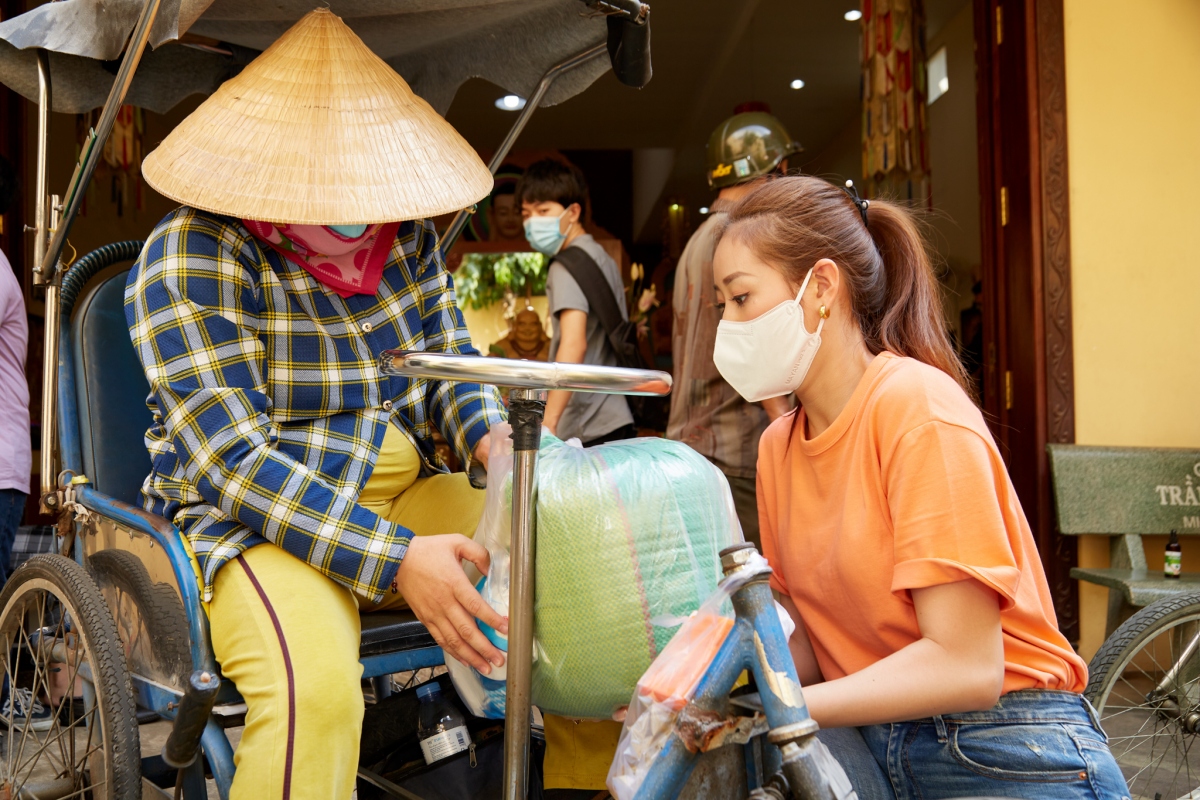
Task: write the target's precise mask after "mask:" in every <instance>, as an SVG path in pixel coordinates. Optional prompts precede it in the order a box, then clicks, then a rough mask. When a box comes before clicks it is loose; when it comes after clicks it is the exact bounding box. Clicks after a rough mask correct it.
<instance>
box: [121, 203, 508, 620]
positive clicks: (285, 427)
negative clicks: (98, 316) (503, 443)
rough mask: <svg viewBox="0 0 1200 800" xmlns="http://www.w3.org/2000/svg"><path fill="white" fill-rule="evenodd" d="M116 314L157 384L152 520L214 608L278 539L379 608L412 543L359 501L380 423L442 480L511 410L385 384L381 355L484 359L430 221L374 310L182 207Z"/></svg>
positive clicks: (230, 222) (399, 250)
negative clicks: (199, 577) (241, 566)
mask: <svg viewBox="0 0 1200 800" xmlns="http://www.w3.org/2000/svg"><path fill="white" fill-rule="evenodd" d="M125 317H126V321H127V322H128V324H129V331H130V335H131V336H132V338H133V344H134V347H135V348H136V349H137V353H138V358H139V359H140V360H141V362H142V366H143V367H144V369H145V370H146V377H147V378H148V379H149V381H150V392H151V393H150V397H149V398H148V399H147V403H148V405H149V406H150V410H151V412H153V414H154V424H153V425H152V426H151V428H150V429H149V431H147V433H146V446H147V448H148V449H149V451H150V458H151V461H152V464H153V469H152V471H151V474H150V476H149V477H148V478H147V479H146V483H145V484H144V486H143V490H142V491H143V494H144V506H145V507H146V509H147V510H149V511H152V512H154V513H156V514H160V515H162V516H165V517H167V518H168V519H173V520H174V521H175V523H176V524H177V525H178V526H179V527H180V528H181V529H182V530H183V531H184V533H185V534H186V535H187V537H188V540H189V542H190V543H191V545H192V549H193V550H194V551H195V553H196V556H197V558H198V560H199V562H200V567H201V571H202V573H203V576H204V597H205V599H206V600H207V599H211V597H212V587H213V581H214V579H215V576H216V573H217V570H219V569H220V568H221V566H222V565H223V564H225V563H226V562H227V561H229V560H230V559H231V558H234V557H235V556H237V555H238V554H239V553H241V552H243V551H245V550H246V549H247V548H250V547H252V546H254V545H257V544H262V543H264V542H271V543H274V544H276V545H278V546H279V547H282V548H283V549H284V550H287V551H288V552H289V553H291V554H292V555H294V556H296V557H297V558H300V559H302V560H304V561H306V562H308V563H309V564H312V565H313V566H314V567H316V568H317V569H319V570H321V571H322V572H323V573H325V574H326V575H328V576H329V577H330V578H332V579H334V580H336V581H338V582H339V583H341V584H343V585H345V586H347V587H348V588H350V589H351V590H353V591H354V592H356V593H358V594H360V595H363V596H365V597H367V598H370V599H371V600H378V599H379V598H381V597H382V596H383V594H384V592H385V591H386V590H387V589H388V588H389V587H390V586H391V583H392V581H393V580H394V578H395V574H396V570H397V569H398V568H399V566H400V561H401V559H402V558H403V557H404V553H405V552H406V550H407V548H408V542H409V539H410V538H411V536H412V534H411V532H410V531H408V530H407V529H405V528H404V527H402V526H400V525H396V524H393V523H391V522H388V521H387V520H384V519H380V518H379V517H377V516H376V515H375V514H373V513H371V512H370V511H368V510H367V509H365V508H363V507H362V506H360V505H358V504H357V503H356V502H355V500H356V498H357V497H358V495H359V492H360V490H361V489H362V487H363V484H364V483H366V481H367V478H368V477H370V475H371V471H372V469H373V468H374V465H375V460H376V457H377V456H378V455H379V448H380V446H381V444H382V442H383V435H384V432H385V431H386V426H387V425H388V424H395V425H398V426H399V427H400V429H401V430H403V431H404V433H405V435H407V436H408V438H409V439H410V440H411V441H412V442H413V444H414V445H415V446H416V448H417V451H418V452H419V453H421V455H422V458H423V460H424V469H425V472H426V473H429V472H435V471H445V466H444V465H443V464H442V463H441V461H440V459H438V457H437V454H436V452H435V450H434V446H433V438H432V437H433V431H434V428H435V427H436V428H437V429H438V430H440V431H441V432H442V434H443V435H444V436H445V437H446V440H447V441H448V442H450V443H451V445H452V446H453V447H454V449H455V452H457V453H458V455H459V456H460V457H461V458H462V459H463V460H464V462H466V461H467V460H468V459H469V458H470V455H471V453H472V452H473V450H474V448H475V445H476V444H477V443H478V442H479V440H480V439H481V438H482V437H483V436H484V435H485V434H486V433H487V431H488V429H489V428H490V427H491V426H492V425H493V424H494V423H496V422H499V421H501V420H503V419H504V410H503V405H502V404H501V402H500V397H499V394H498V393H497V392H496V390H495V389H494V388H493V387H489V386H481V385H479V384H470V383H453V384H452V383H446V382H442V381H428V380H409V379H406V378H397V377H389V376H386V375H383V374H381V373H380V372H379V367H378V359H379V354H380V353H381V352H382V351H383V350H386V349H389V348H403V349H408V350H428V351H436V352H445V353H461V354H472V355H474V354H476V351H475V349H474V348H473V347H472V346H471V342H470V338H469V336H468V334H467V329H466V325H465V324H464V322H463V318H462V314H461V312H460V311H459V310H458V307H457V305H456V304H455V299H454V287H453V284H452V282H451V280H450V275H449V274H448V273H447V272H446V269H445V266H444V264H443V263H442V256H441V252H440V251H439V249H438V239H437V232H436V231H435V230H434V227H433V225H432V223H430V222H428V221H418V222H405V223H404V224H402V225H401V226H400V231H399V233H398V234H397V236H396V241H395V243H394V244H393V245H392V251H391V256H390V258H389V260H388V263H387V265H386V266H385V267H384V271H383V278H382V280H381V281H380V284H379V290H378V291H377V292H376V293H375V294H374V295H370V296H368V295H354V296H351V297H348V298H342V297H340V296H338V295H337V294H336V293H335V292H333V291H332V290H329V289H327V288H325V287H324V286H323V285H322V284H320V283H318V282H317V281H316V280H315V279H314V278H313V277H312V276H311V275H310V274H309V273H308V272H306V271H305V270H303V269H301V268H300V267H298V266H296V265H295V264H292V263H291V262H289V261H288V260H286V259H284V258H281V257H280V256H279V255H278V254H277V253H276V252H274V251H273V250H272V249H271V248H270V247H268V246H266V245H264V244H262V243H261V242H259V241H258V240H256V239H255V238H254V237H253V236H252V235H251V234H250V232H249V231H247V230H246V229H245V227H243V226H242V224H241V223H240V222H238V221H237V220H235V219H232V218H228V217H222V216H218V215H215V214H210V213H208V212H204V211H198V210H195V209H192V208H186V207H184V208H180V209H178V210H177V211H174V212H172V213H171V214H169V215H167V217H166V218H164V219H163V220H162V222H160V223H159V224H158V226H157V227H156V228H155V229H154V232H153V233H152V234H151V235H150V238H149V239H148V240H147V242H146V246H145V248H144V249H143V250H142V254H141V256H140V257H139V258H138V260H137V263H136V264H135V265H134V268H133V269H132V270H131V271H130V274H129V282H128V284H127V286H126V289H125Z"/></svg>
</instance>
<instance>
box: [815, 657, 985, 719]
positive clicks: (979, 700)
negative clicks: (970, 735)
mask: <svg viewBox="0 0 1200 800" xmlns="http://www.w3.org/2000/svg"><path fill="white" fill-rule="evenodd" d="M1003 681H1004V667H1003V660H1001V663H1000V665H999V668H998V669H997V668H996V665H994V664H987V663H980V659H977V658H970V657H962V656H956V655H955V654H953V653H950V652H948V651H947V650H946V649H945V648H943V647H942V646H941V645H939V644H938V643H937V642H934V641H932V640H930V639H920V640H918V641H916V642H913V643H912V644H910V645H909V646H908V647H905V648H903V649H902V650H898V651H896V652H895V653H893V654H892V655H890V656H888V657H887V658H885V659H883V660H881V661H877V662H875V663H874V664H872V665H871V666H869V667H867V668H866V669H864V670H860V671H859V672H856V673H854V674H853V675H847V676H846V677H844V678H838V679H837V680H832V681H826V682H824V683H819V684H816V685H815V686H812V687H805V689H804V699H805V700H806V701H807V702H808V710H809V713H810V714H812V717H813V719H815V720H816V721H817V722H818V724H820V725H821V727H823V728H842V727H847V726H852V725H854V726H857V725H877V724H881V723H885V722H897V721H900V720H909V719H921V718H924V717H929V716H933V715H935V714H951V713H955V712H963V711H978V710H983V709H986V708H991V707H992V706H994V705H995V704H996V700H997V699H998V698H999V696H1000V689H1001V687H1002V685H1003Z"/></svg>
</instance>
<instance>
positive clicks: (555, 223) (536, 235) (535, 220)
mask: <svg viewBox="0 0 1200 800" xmlns="http://www.w3.org/2000/svg"><path fill="white" fill-rule="evenodd" d="M566 213H567V210H566V209H565V208H564V209H563V212H562V214H559V215H558V216H557V217H530V218H529V219H527V220H525V238H526V239H528V240H529V246H530V247H532V248H533V249H534V250H536V251H538V252H539V253H541V254H542V255H545V256H556V255H558V251H559V250H561V249H562V246H563V242H565V241H566V240H567V235H566V234H565V233H563V232H562V231H561V230H559V223H560V222H561V221H562V218H563V217H564V216H565V215H566Z"/></svg>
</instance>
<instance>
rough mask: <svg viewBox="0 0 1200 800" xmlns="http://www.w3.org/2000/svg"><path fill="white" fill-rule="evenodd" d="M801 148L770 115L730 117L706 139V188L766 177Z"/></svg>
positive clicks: (736, 115) (753, 113) (764, 113)
mask: <svg viewBox="0 0 1200 800" xmlns="http://www.w3.org/2000/svg"><path fill="white" fill-rule="evenodd" d="M803 149H804V148H802V147H801V146H800V145H799V143H797V142H794V141H792V137H791V136H789V135H788V132H787V130H785V129H784V127H783V123H782V122H780V121H779V120H777V119H775V117H774V116H772V115H771V114H768V113H767V112H765V111H747V112H744V113H741V114H734V115H733V116H732V117H730V118H729V119H727V120H725V121H724V122H722V123H721V124H720V125H718V126H717V129H716V130H715V131H713V133H712V136H711V137H709V140H708V185H709V186H711V187H712V188H714V189H722V188H724V187H726V186H733V185H734V184H737V183H744V182H746V181H748V180H752V179H754V178H757V177H759V176H760V175H766V174H767V173H768V172H770V171H771V170H773V169H775V168H776V167H778V166H779V162H780V161H783V160H784V159H785V158H787V157H788V156H790V155H792V154H794V153H799V152H800V151H801V150H803Z"/></svg>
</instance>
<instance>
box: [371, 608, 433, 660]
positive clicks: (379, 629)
mask: <svg viewBox="0 0 1200 800" xmlns="http://www.w3.org/2000/svg"><path fill="white" fill-rule="evenodd" d="M360 619H361V620H362V643H361V644H360V645H359V650H358V651H359V654H360V655H362V656H375V655H382V654H384V653H395V652H398V651H401V650H416V649H418V648H422V647H437V642H435V641H434V639H433V637H432V636H430V635H429V631H428V630H427V629H426V628H425V625H424V624H422V623H421V621H420V620H418V619H417V616H416V614H414V613H412V612H411V611H408V610H403V611H372V612H371V613H369V614H363V615H361V617H360Z"/></svg>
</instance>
